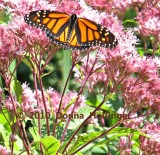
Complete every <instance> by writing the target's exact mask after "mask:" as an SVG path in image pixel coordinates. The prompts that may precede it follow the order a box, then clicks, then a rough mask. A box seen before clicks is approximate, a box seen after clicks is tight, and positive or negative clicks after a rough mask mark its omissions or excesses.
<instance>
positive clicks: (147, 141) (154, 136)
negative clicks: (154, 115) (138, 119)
mask: <svg viewBox="0 0 160 155" xmlns="http://www.w3.org/2000/svg"><path fill="white" fill-rule="evenodd" d="M142 131H143V132H144V133H146V134H147V135H149V136H150V138H146V137H143V136H141V137H140V148H141V150H142V152H143V154H159V152H160V125H159V123H158V121H157V122H156V121H154V122H153V123H149V122H147V123H146V124H145V125H144V127H143V129H142Z"/></svg>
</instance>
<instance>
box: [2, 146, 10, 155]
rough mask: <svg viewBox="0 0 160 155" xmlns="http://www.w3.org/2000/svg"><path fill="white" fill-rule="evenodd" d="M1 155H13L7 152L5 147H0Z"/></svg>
mask: <svg viewBox="0 0 160 155" xmlns="http://www.w3.org/2000/svg"><path fill="white" fill-rule="evenodd" d="M0 154H1V155H11V151H10V150H7V149H6V148H5V147H3V146H1V145H0Z"/></svg>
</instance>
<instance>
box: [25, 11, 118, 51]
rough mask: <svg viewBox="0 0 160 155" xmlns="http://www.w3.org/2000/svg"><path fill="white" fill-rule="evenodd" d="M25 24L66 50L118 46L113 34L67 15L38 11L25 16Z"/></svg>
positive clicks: (93, 23) (103, 28)
mask: <svg viewBox="0 0 160 155" xmlns="http://www.w3.org/2000/svg"><path fill="white" fill-rule="evenodd" d="M24 19H25V22H26V23H28V24H29V25H31V26H33V27H36V28H40V29H42V30H43V31H45V32H46V34H47V37H48V38H49V39H50V40H51V41H52V42H53V43H55V44H58V45H60V46H63V47H64V48H66V49H73V50H84V49H88V48H89V47H91V46H101V47H105V48H107V47H109V48H112V47H115V46H116V45H117V44H118V41H117V39H116V38H115V36H114V34H113V33H111V32H110V31H109V30H107V29H106V28H105V27H103V26H102V25H99V24H96V23H95V22H93V21H91V20H89V19H85V18H77V15H76V14H72V15H71V16H69V15H68V14H65V13H62V12H57V11H49V10H39V11H33V12H30V13H28V14H26V15H25V17H24Z"/></svg>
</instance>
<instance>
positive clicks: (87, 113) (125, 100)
mask: <svg viewBox="0 0 160 155" xmlns="http://www.w3.org/2000/svg"><path fill="white" fill-rule="evenodd" d="M159 7H160V5H159V3H158V1H156V0H155V1H153V2H151V1H149V0H139V1H138V0H137V1H127V0H125V1H123V2H122V1H118V2H117V1H115V0H111V1H109V2H107V1H103V0H102V1H92V2H91V1H85V0H81V1H72V0H70V1H67V2H66V1H55V0H48V1H47V0H43V1H42V0H29V1H26V0H17V1H10V0H5V1H3V0H2V1H0V8H1V12H2V13H5V14H6V17H8V19H9V20H8V21H7V22H6V23H5V22H3V21H2V22H1V23H2V24H1V25H0V51H1V52H0V74H1V88H0V101H1V103H0V154H6V155H7V154H22V153H23V152H24V153H26V154H29V155H31V154H45V153H48V154H58V153H61V154H66V155H72V154H76V153H81V154H87V153H88V152H89V151H90V152H92V153H96V154H98V153H99V152H98V151H97V150H96V149H97V148H99V149H100V150H101V151H102V152H103V153H105V154H116V153H119V154H121V155H123V154H148V155H149V154H157V155H158V153H159V149H158V148H159V145H160V141H159V112H160V95H159V94H160V78H159V47H160V46H159V25H160V24H158V23H159V12H158V10H159ZM35 10H53V11H60V12H64V13H67V14H69V15H71V14H73V13H75V14H77V16H78V17H83V18H87V19H90V20H92V21H95V22H97V23H99V24H101V25H103V26H104V27H106V28H107V29H108V30H109V31H111V32H112V33H113V34H114V35H115V37H116V38H117V40H118V45H117V46H116V47H115V48H102V47H94V46H93V47H90V48H89V49H87V50H84V51H78V50H74V51H72V50H71V51H70V52H68V50H65V49H62V47H61V46H59V45H57V44H53V43H51V42H50V41H49V39H48V38H47V36H46V33H45V32H44V31H42V30H40V29H38V28H33V27H31V26H29V25H28V24H26V23H25V21H24V16H25V15H26V14H27V13H29V12H31V11H35ZM129 13H134V14H135V17H133V16H132V17H130V16H129ZM0 17H1V16H0ZM131 18H132V19H131ZM133 25H134V28H133ZM88 37H89V36H88ZM149 51H151V54H152V56H149V57H148V53H147V52H149ZM66 53H67V59H66V61H64V58H62V55H63V54H64V55H66ZM149 54H150V53H149ZM64 55H63V56H64ZM64 57H65V56H64ZM68 61H71V63H70V64H69V65H68V69H70V70H69V72H67V75H68V76H67V77H65V73H64V72H65V71H62V68H63V67H66V64H67V63H68ZM58 63H60V71H57V73H56V65H57V64H58ZM21 65H25V66H26V67H25V68H28V69H29V70H30V77H31V80H30V81H32V83H29V81H28V82H27V81H26V82H24V83H22V82H21V81H20V80H19V79H18V78H17V76H16V73H17V72H18V71H19V70H20V67H21ZM57 66H58V65H57ZM25 68H24V70H25ZM21 71H22V70H21ZM52 72H53V73H52ZM23 73H24V74H25V72H23ZM55 74H57V75H58V77H56V76H55ZM25 76H26V77H27V76H28V75H27V74H25ZM61 76H62V77H63V79H65V80H63V81H65V82H62V80H61ZM47 77H49V78H47ZM53 77H54V78H53ZM46 79H49V80H46ZM53 81H57V82H55V83H58V84H56V85H55V86H53V85H51V84H53ZM58 81H59V82H58ZM49 82H50V84H48V83H49ZM62 83H63V84H62ZM59 90H61V91H59ZM103 112H105V113H111V114H122V115H123V114H125V115H127V116H128V117H121V118H120V119H117V118H115V119H114V118H112V119H111V118H110V119H109V118H106V117H105V118H103V117H100V114H102V113H103ZM56 113H60V114H66V115H69V114H77V116H78V115H80V114H81V115H83V116H84V117H83V119H82V118H79V119H76V118H70V117H68V118H56ZM91 115H92V116H93V115H96V116H97V117H96V118H94V117H91ZM137 144H138V145H137ZM100 145H101V147H99V146H100ZM146 146H147V147H146ZM133 148H136V149H133Z"/></svg>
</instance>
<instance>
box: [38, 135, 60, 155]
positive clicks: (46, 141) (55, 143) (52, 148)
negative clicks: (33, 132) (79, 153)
mask: <svg viewBox="0 0 160 155" xmlns="http://www.w3.org/2000/svg"><path fill="white" fill-rule="evenodd" d="M40 142H41V143H42V146H43V148H44V150H45V153H46V155H56V153H57V151H58V149H59V147H60V141H59V140H58V139H56V138H54V137H52V136H48V137H45V138H42V139H41V140H40Z"/></svg>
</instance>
